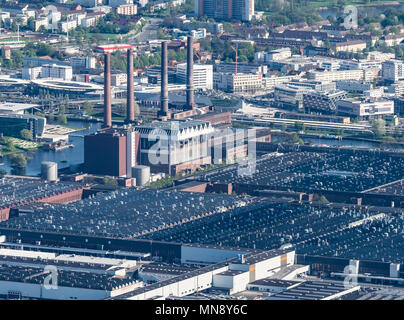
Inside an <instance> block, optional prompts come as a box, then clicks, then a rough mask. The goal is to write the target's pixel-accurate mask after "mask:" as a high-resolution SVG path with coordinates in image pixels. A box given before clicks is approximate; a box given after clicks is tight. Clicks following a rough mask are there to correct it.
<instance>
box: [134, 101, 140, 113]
mask: <svg viewBox="0 0 404 320" xmlns="http://www.w3.org/2000/svg"><path fill="white" fill-rule="evenodd" d="M134 109H135V117H139V116H140V108H139V105H138V104H137V102H136V101H135V103H134Z"/></svg>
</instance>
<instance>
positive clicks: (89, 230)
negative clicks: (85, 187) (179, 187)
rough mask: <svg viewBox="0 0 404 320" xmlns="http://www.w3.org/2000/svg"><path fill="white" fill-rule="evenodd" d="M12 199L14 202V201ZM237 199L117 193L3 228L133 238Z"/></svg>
mask: <svg viewBox="0 0 404 320" xmlns="http://www.w3.org/2000/svg"><path fill="white" fill-rule="evenodd" d="M13 199H14V198H13ZM241 199H244V198H240V197H235V196H228V195H219V194H200V193H198V194H193V193H189V192H176V193H174V192H164V191H158V190H135V189H127V190H117V191H114V192H110V193H99V194H97V195H94V196H91V197H90V198H87V199H84V200H80V201H77V202H74V203H69V204H65V205H58V206H55V207H52V206H50V207H48V208H45V209H44V210H40V211H38V212H35V213H34V214H32V215H27V216H24V217H17V218H14V219H12V220H9V221H5V222H4V223H3V224H2V226H3V227H10V228H19V229H26V230H32V231H34V230H41V231H50V232H58V233H61V232H66V233H70V234H86V235H102V236H109V237H116V238H126V237H136V236H139V235H141V234H145V233H148V232H154V231H156V230H158V229H164V228H170V227H172V226H174V225H176V224H181V223H185V222H189V221H191V220H193V219H200V218H202V217H203V215H208V214H215V213H218V212H220V211H221V209H222V208H229V209H230V208H231V207H234V206H236V202H237V201H240V200H241Z"/></svg>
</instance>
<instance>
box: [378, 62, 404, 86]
mask: <svg viewBox="0 0 404 320" xmlns="http://www.w3.org/2000/svg"><path fill="white" fill-rule="evenodd" d="M382 79H383V80H387V81H392V82H396V81H398V80H403V79H404V64H403V61H401V60H388V61H385V62H383V63H382Z"/></svg>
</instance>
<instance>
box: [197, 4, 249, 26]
mask: <svg viewBox="0 0 404 320" xmlns="http://www.w3.org/2000/svg"><path fill="white" fill-rule="evenodd" d="M195 15H197V16H199V17H201V16H207V17H210V18H215V19H219V20H239V21H251V20H252V18H253V16H254V0H196V1H195Z"/></svg>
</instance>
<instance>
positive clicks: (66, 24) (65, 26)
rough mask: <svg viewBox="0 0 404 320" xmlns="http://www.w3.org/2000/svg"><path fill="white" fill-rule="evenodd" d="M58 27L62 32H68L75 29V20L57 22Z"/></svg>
mask: <svg viewBox="0 0 404 320" xmlns="http://www.w3.org/2000/svg"><path fill="white" fill-rule="evenodd" d="M59 27H60V29H61V30H62V32H68V31H69V30H72V29H76V28H77V20H71V21H63V22H59Z"/></svg>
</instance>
